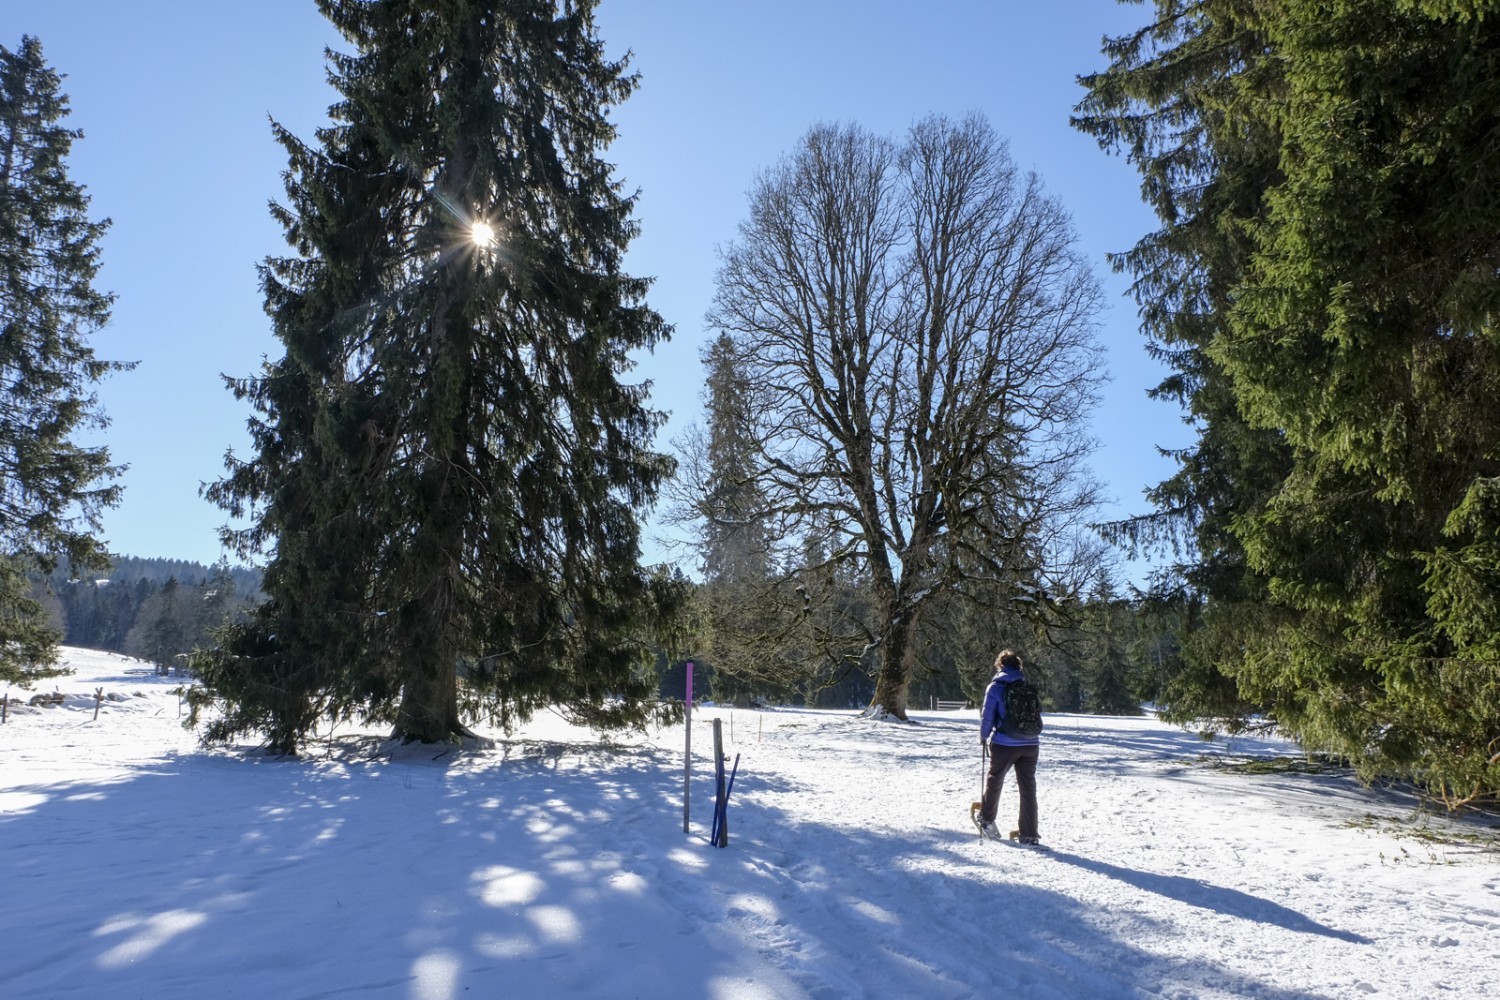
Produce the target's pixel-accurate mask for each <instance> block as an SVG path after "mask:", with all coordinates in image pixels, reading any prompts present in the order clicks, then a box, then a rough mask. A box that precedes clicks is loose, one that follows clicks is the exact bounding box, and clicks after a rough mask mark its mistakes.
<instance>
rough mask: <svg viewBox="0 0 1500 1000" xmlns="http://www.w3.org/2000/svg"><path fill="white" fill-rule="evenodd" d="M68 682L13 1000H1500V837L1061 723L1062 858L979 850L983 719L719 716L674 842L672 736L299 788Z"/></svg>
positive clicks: (5, 841) (288, 765)
mask: <svg viewBox="0 0 1500 1000" xmlns="http://www.w3.org/2000/svg"><path fill="white" fill-rule="evenodd" d="M67 656H68V659H69V661H70V663H71V665H72V666H73V667H74V668H76V671H77V672H76V674H75V675H74V676H71V677H65V678H61V679H59V680H58V681H57V682H56V687H57V689H58V690H59V691H61V692H62V693H64V694H65V695H67V699H66V701H65V703H64V704H63V705H62V706H61V707H57V708H50V709H43V708H37V709H21V710H19V711H18V710H16V709H14V708H12V709H11V712H10V714H9V717H8V720H7V721H6V723H5V724H4V725H3V726H0V876H3V878H0V996H3V997H5V998H7V1000H65V998H74V997H79V998H81V997H88V998H109V1000H115V998H120V1000H134V998H139V1000H148V998H149V1000H174V998H211V1000H229V998H241V997H243V998H252V997H253V998H270V997H275V998H278V1000H313V998H332V997H374V998H391V1000H396V998H401V1000H407V998H410V1000H419V998H420V1000H457V998H460V997H485V998H488V997H518V998H530V997H600V998H605V997H608V998H629V997H640V998H651V1000H658V998H676V997H706V998H717V1000H738V998H761V997H818V998H829V1000H832V998H844V997H871V998H887V997H891V998H901V997H922V998H924V1000H934V998H957V997H981V996H1006V997H1017V998H1021V997H1025V998H1052V997H1070V998H1071V997H1100V998H1111V997H1170V998H1205V997H1263V998H1274V1000H1290V998H1293V997H1296V998H1308V997H1328V998H1336V997H1355V998H1363V997H1367V996H1369V997H1381V996H1386V997H1393V998H1397V997H1399V998H1400V1000H1411V998H1414V997H1432V996H1439V995H1441V996H1451V997H1475V998H1479V997H1494V996H1500V855H1497V853H1496V850H1495V838H1496V835H1497V833H1500V831H1497V830H1496V829H1495V827H1494V825H1493V824H1494V822H1495V820H1494V819H1493V818H1491V819H1489V820H1483V819H1471V820H1467V821H1464V822H1454V821H1451V820H1448V819H1446V818H1443V817H1439V816H1426V815H1422V814H1419V813H1418V812H1417V811H1416V804H1415V802H1414V801H1413V800H1412V799H1411V798H1409V797H1408V796H1407V795H1405V794H1404V793H1400V792H1397V791H1392V790H1384V791H1381V790H1366V789H1362V788H1360V787H1359V786H1358V785H1357V784H1355V783H1354V782H1352V781H1351V780H1350V779H1348V778H1347V777H1346V776H1343V775H1330V774H1304V773H1297V772H1295V771H1287V770H1274V769H1272V770H1269V771H1268V772H1267V773H1254V771H1253V769H1247V768H1244V767H1227V766H1225V765H1231V764H1234V765H1238V764H1242V763H1244V762H1247V761H1254V760H1257V759H1261V758H1273V757H1278V756H1281V757H1285V756H1289V755H1290V756H1295V749H1294V748H1292V747H1290V746H1287V745H1285V744H1279V743H1276V742H1274V741H1263V740H1255V741H1250V740H1234V741H1231V742H1225V741H1219V742H1215V743H1204V742H1203V741H1201V740H1199V739H1198V738H1197V737H1196V736H1194V735H1192V734H1189V733H1185V732H1182V731H1180V730H1177V729H1174V728H1172V727H1168V726H1164V725H1162V724H1160V723H1158V722H1156V721H1154V720H1152V719H1150V718H1139V719H1116V718H1095V717H1087V716H1049V717H1048V719H1047V723H1048V729H1047V732H1046V734H1045V735H1044V745H1043V750H1042V762H1041V767H1040V771H1039V784H1040V798H1041V810H1042V834H1043V838H1044V840H1046V841H1047V842H1048V844H1049V845H1050V846H1051V849H1050V850H1048V851H1036V850H1033V849H1028V848H1022V847H1014V846H1010V845H1007V844H997V843H989V842H980V841H978V840H977V839H976V837H975V835H974V830H973V828H972V827H971V826H970V825H969V819H968V806H969V803H970V802H971V801H973V799H974V798H976V797H977V793H978V787H979V781H980V767H981V760H980V756H979V744H978V739H977V720H976V713H975V712H972V711H970V712H918V713H915V714H914V719H915V723H914V724H911V725H899V724H893V723H881V722H872V721H868V720H864V719H861V718H859V717H857V715H856V714H855V713H852V712H826V711H805V710H798V709H780V710H767V711H733V712H731V711H729V710H727V709H725V710H718V709H713V708H700V709H699V711H698V712H697V713H696V715H695V718H694V722H693V750H694V755H693V756H694V762H693V773H694V783H693V789H692V794H693V813H692V819H691V829H690V831H689V832H688V833H686V834H685V833H684V832H683V829H682V825H683V802H682V793H683V735H684V734H683V731H682V728H681V727H680V726H678V727H674V728H667V729H662V730H660V731H657V732H652V733H649V734H647V735H645V736H630V737H614V738H611V739H600V738H599V737H597V736H594V735H592V734H589V733H587V732H583V731H579V730H575V729H572V728H571V727H569V726H568V725H567V724H566V723H565V722H563V721H562V720H560V719H558V718H556V717H555V716H551V715H547V716H544V717H541V718H538V719H537V720H536V721H535V723H534V724H533V725H531V726H529V727H528V728H527V729H526V730H525V731H524V732H520V733H517V734H515V735H514V736H513V737H510V738H503V737H501V736H500V735H499V734H493V735H494V736H495V739H496V743H495V746H494V747H493V748H492V749H487V750H482V751H468V752H448V753H440V752H439V751H437V750H435V749H433V748H430V747H429V748H422V747H406V748H401V749H397V750H394V751H393V750H392V748H391V747H389V746H388V745H386V744H383V743H382V742H381V740H380V739H379V734H378V733H374V732H365V733H361V732H356V731H352V730H351V731H343V730H339V731H335V732H334V733H333V734H332V738H331V739H330V740H327V741H326V742H324V743H322V744H321V745H320V746H318V747H316V748H314V751H313V752H311V753H309V754H307V755H306V756H305V757H304V758H303V759H300V760H291V761H288V760H274V759H268V758H265V757H263V756H259V755H257V754H255V753H252V752H250V748H240V749H237V750H234V751H224V750H213V751H205V750H202V749H200V748H199V747H198V746H197V744H196V740H195V738H194V736H193V735H192V734H191V733H188V732H185V731H183V730H182V729H181V728H180V725H179V719H178V711H179V708H178V698H177V696H176V695H175V694H174V693H173V692H174V689H175V688H176V687H177V686H178V685H179V684H180V683H181V682H180V681H179V680H177V679H173V678H158V677H155V676H153V675H150V674H149V673H143V672H141V671H143V670H144V666H143V665H142V664H138V663H135V662H132V661H128V660H125V659H123V658H121V657H118V656H114V655H112V654H104V653H95V652H89V651H82V650H68V651H67ZM52 687H53V682H47V683H46V684H45V685H44V686H43V688H42V689H43V690H51V689H52ZM99 688H102V689H103V690H104V692H105V694H106V699H107V700H105V701H104V702H102V704H100V705H98V707H99V709H100V710H99V713H98V718H97V719H95V717H94V714H95V708H96V700H95V697H94V694H95V691H96V690H97V689H99ZM11 693H12V694H21V692H18V691H12V692H11ZM110 695H113V696H115V697H116V698H117V699H120V698H121V696H124V697H123V698H122V699H121V700H108V696H110ZM715 716H718V717H721V718H722V719H723V732H724V735H725V738H726V742H727V746H726V751H727V752H728V753H729V755H731V756H732V755H733V754H736V753H737V754H739V755H740V769H739V776H738V779H737V782H736V785H735V790H734V797H733V801H732V802H731V806H730V816H729V825H730V844H729V847H728V848H726V849H716V848H714V847H712V846H710V845H709V843H708V838H707V834H708V825H709V819H710V816H709V810H710V799H711V795H712V749H711V748H712V741H711V738H710V727H709V720H710V719H712V718H714V717H715ZM1014 814H1015V792H1014V788H1013V787H1007V789H1006V796H1005V800H1004V802H1003V803H1002V808H1001V817H1000V821H1001V825H1002V826H1006V825H1007V824H1008V823H1010V822H1011V821H1012V820H1013V819H1014Z"/></svg>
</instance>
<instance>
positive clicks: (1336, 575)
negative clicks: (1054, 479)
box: [1078, 0, 1500, 806]
mask: <svg viewBox="0 0 1500 1000" xmlns="http://www.w3.org/2000/svg"><path fill="white" fill-rule="evenodd" d="M1155 6H1156V20H1155V21H1154V22H1153V23H1152V25H1151V26H1149V27H1148V28H1146V29H1144V30H1143V31H1141V32H1140V33H1139V34H1137V35H1134V36H1132V37H1128V38H1122V39H1118V40H1115V41H1113V42H1111V43H1110V44H1109V46H1108V48H1107V49H1106V53H1107V55H1109V57H1110V59H1111V66H1110V68H1109V69H1108V70H1107V71H1105V72H1103V73H1100V74H1096V75H1095V76H1092V77H1089V78H1087V79H1086V80H1085V83H1086V84H1087V85H1088V87H1089V89H1090V96H1089V98H1088V99H1087V100H1086V101H1085V102H1084V104H1083V105H1082V107H1081V109H1080V111H1081V114H1080V117H1079V119H1078V124H1079V125H1080V127H1082V128H1084V129H1085V130H1087V131H1089V132H1091V133H1093V134H1094V135H1096V136H1097V137H1098V138H1099V140H1100V142H1101V143H1102V144H1103V145H1105V146H1106V147H1108V148H1123V149H1124V150H1125V151H1127V152H1128V153H1129V154H1130V156H1131V157H1132V158H1133V160H1134V161H1135V162H1136V163H1137V164H1138V165H1139V166H1140V169H1141V171H1142V175H1143V177H1144V185H1143V189H1144V191H1145V193H1146V196H1147V197H1148V199H1150V200H1151V202H1152V203H1153V204H1154V205H1155V206H1156V208H1157V211H1158V214H1159V215H1160V217H1161V219H1162V228H1161V230H1159V231H1158V232H1156V233H1153V234H1151V235H1149V236H1147V237H1146V238H1145V239H1143V240H1142V241H1141V242H1140V243H1139V244H1138V245H1137V246H1136V247H1135V249H1134V250H1132V251H1131V252H1129V253H1127V254H1124V255H1122V257H1121V258H1120V262H1121V264H1122V266H1124V267H1126V268H1128V269H1129V270H1130V271H1131V272H1132V273H1133V274H1134V275H1135V277H1136V293H1137V296H1138V298H1139V300H1140V302H1141V306H1142V315H1143V318H1144V321H1145V325H1146V329H1147V332H1148V334H1149V335H1150V336H1152V337H1153V343H1154V345H1155V347H1156V350H1157V352H1158V354H1159V355H1160V356H1161V357H1163V358H1164V359H1165V360H1167V361H1168V362H1169V363H1170V364H1172V365H1173V367H1174V368H1175V369H1176V372H1177V374H1176V375H1174V376H1173V377H1172V378H1171V379H1169V380H1168V383H1167V384H1165V385H1164V386H1163V389H1162V394H1163V395H1168V396H1171V397H1174V398H1176V399H1178V400H1180V401H1182V402H1183V403H1184V404H1185V405H1186V406H1187V408H1188V411H1189V413H1190V414H1191V416H1192V417H1193V418H1194V419H1195V422H1196V423H1197V426H1198V427H1199V430H1200V436H1199V440H1198V444H1197V446H1196V447H1195V448H1193V449H1189V450H1188V451H1185V452H1184V453H1183V454H1182V455H1180V456H1179V458H1180V460H1181V462H1182V470H1181V472H1180V473H1179V474H1178V476H1177V477H1176V478H1175V479H1173V480H1172V481H1170V482H1168V483H1165V484H1163V485H1162V486H1161V487H1159V488H1158V490H1157V491H1156V494H1155V498H1156V500H1157V503H1158V509H1159V513H1158V515H1157V516H1156V517H1155V518H1152V519H1147V520H1145V521H1142V522H1137V523H1134V524H1128V525H1123V526H1121V530H1122V533H1124V534H1125V535H1127V536H1129V537H1131V538H1133V539H1134V540H1136V541H1137V542H1150V541H1153V540H1159V539H1160V538H1162V537H1163V536H1170V535H1172V534H1173V533H1174V532H1177V533H1178V534H1177V537H1178V538H1179V539H1185V540H1187V541H1188V542H1190V543H1191V545H1192V550H1191V553H1190V559H1189V561H1188V563H1187V566H1186V573H1185V575H1184V577H1183V581H1184V582H1185V584H1186V588H1187V590H1188V592H1189V597H1188V600H1189V601H1190V602H1193V603H1195V604H1196V605H1197V606H1196V607H1195V608H1194V609H1193V611H1192V620H1193V621H1194V623H1195V625H1196V626H1197V627H1198V631H1197V633H1196V634H1193V635H1188V636H1186V637H1185V638H1184V647H1185V649H1186V650H1187V652H1188V660H1189V663H1190V666H1191V668H1192V670H1193V671H1194V673H1193V674H1190V675H1189V676H1194V677H1196V678H1197V681H1196V682H1195V683H1190V684H1188V685H1187V686H1186V690H1185V691H1182V692H1179V694H1180V695H1182V696H1181V697H1179V699H1178V702H1177V704H1176V705H1175V706H1174V708H1175V709H1176V710H1177V711H1178V712H1179V713H1180V714H1184V715H1186V714H1191V712H1192V711H1194V710H1196V709H1199V708H1201V707H1203V706H1204V705H1207V704H1211V703H1214V702H1217V703H1218V705H1219V706H1221V707H1222V708H1228V709H1230V710H1231V711H1232V710H1233V705H1232V700H1231V699H1228V698H1225V697H1223V692H1222V691H1218V692H1217V693H1215V692H1216V689H1217V686H1218V684H1219V682H1221V681H1222V680H1225V679H1227V680H1230V681H1232V682H1233V685H1234V692H1235V695H1236V697H1237V698H1238V699H1240V700H1241V701H1242V707H1241V709H1240V710H1241V711H1243V710H1245V709H1248V708H1249V707H1251V706H1254V707H1259V708H1263V709H1265V710H1266V711H1267V712H1269V713H1270V714H1271V715H1272V716H1274V718H1275V719H1276V720H1277V722H1278V723H1279V724H1280V725H1281V726H1282V727H1283V728H1284V729H1285V730H1286V731H1288V732H1290V733H1291V734H1293V735H1295V736H1297V737H1299V738H1301V739H1302V740H1303V741H1304V742H1305V743H1306V744H1307V745H1308V746H1309V747H1310V748H1313V749H1317V750H1326V751H1328V752H1331V753H1334V754H1338V755H1343V756H1347V757H1349V758H1350V759H1352V760H1353V761H1354V762H1355V763H1356V764H1357V765H1358V766H1359V767H1360V768H1361V770H1362V771H1363V772H1364V773H1366V774H1367V775H1369V774H1377V773H1383V774H1398V775H1405V776H1410V777H1412V778H1414V779H1416V780H1418V781H1421V782H1422V783H1423V784H1425V785H1426V786H1427V787H1428V788H1429V789H1430V790H1431V791H1432V792H1433V793H1434V794H1436V795H1438V796H1440V797H1441V798H1442V799H1443V800H1444V801H1446V802H1447V803H1449V804H1450V805H1453V806H1457V805H1460V804H1463V803H1467V802H1474V801H1477V800H1482V799H1486V798H1491V797H1493V796H1495V795H1496V794H1497V793H1500V642H1497V640H1496V636H1497V635H1500V614H1497V609H1500V601H1497V599H1496V594H1497V593H1500V589H1497V585H1500V487H1497V483H1500V402H1497V401H1500V327H1497V319H1500V194H1497V192H1500V3H1496V2H1494V0H1394V2H1393V0H1349V2H1345V3H1339V4H1333V5H1330V4H1327V3H1316V2H1312V0H1280V2H1276V3H1271V4H1266V3H1260V2H1253V3H1252V2H1247V0H1205V2H1200V3H1193V4H1187V3H1181V2H1178V0H1159V2H1157V3H1156V5H1155ZM1158 529H1160V530H1158ZM1215 677H1217V678H1218V679H1219V680H1218V681H1215V680H1214V678H1215Z"/></svg>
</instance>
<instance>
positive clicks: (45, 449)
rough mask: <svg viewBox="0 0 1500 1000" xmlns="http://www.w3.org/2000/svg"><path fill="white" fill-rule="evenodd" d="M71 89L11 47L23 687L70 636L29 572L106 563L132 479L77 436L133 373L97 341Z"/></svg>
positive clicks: (11, 515) (13, 595) (15, 664)
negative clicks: (121, 480) (104, 394)
mask: <svg viewBox="0 0 1500 1000" xmlns="http://www.w3.org/2000/svg"><path fill="white" fill-rule="evenodd" d="M60 88H61V78H60V77H59V76H58V74H57V73H56V72H55V71H54V70H52V69H51V68H50V67H48V66H47V64H46V63H45V61H44V60H43V58H42V47H41V43H40V42H39V41H37V39H35V38H31V37H29V36H23V37H22V39H21V45H20V47H19V48H18V49H16V50H15V51H11V50H10V49H7V48H5V47H4V46H0V680H5V681H9V682H12V683H18V684H22V685H26V684H29V683H30V682H31V681H33V680H36V679H38V678H41V677H47V676H52V675H54V674H55V673H56V672H57V671H56V670H54V669H53V664H54V663H55V662H56V659H57V644H58V640H59V634H58V632H57V631H56V630H55V629H53V628H52V627H51V626H50V625H49V624H48V618H47V615H46V613H45V611H44V608H43V605H42V604H41V602H39V601H37V600H36V599H35V597H34V595H32V594H31V593H30V586H29V583H28V579H27V578H28V575H29V574H32V573H35V572H43V573H45V572H47V571H50V570H51V568H52V567H53V566H54V565H55V564H56V562H57V561H58V560H59V559H60V558H66V559H67V560H69V561H70V562H71V564H72V565H74V566H76V567H79V568H80V569H97V568H100V567H103V566H105V565H107V564H108V556H107V554H106V553H105V550H104V547H103V545H102V543H100V541H99V540H98V539H97V538H96V537H95V536H96V534H97V533H98V531H99V517H100V515H101V514H102V513H103V511H104V510H105V509H107V508H109V507H111V506H113V505H115V504H116V503H118V502H119V498H120V487H119V485H118V484H116V483H115V482H114V480H115V478H116V476H117V475H118V474H119V472H120V470H119V469H118V468H117V467H115V466H113V465H111V464H110V460H109V452H108V450H107V449H105V448H103V447H94V448H87V447H82V446H80V445H78V444H77V443H75V442H74V440H73V435H74V433H75V432H77V431H78V430H80V429H82V428H100V427H103V426H105V425H106V423H107V421H106V420H105V418H104V416H103V414H102V412H101V411H100V410H99V409H98V407H97V405H96V402H97V401H96V399H95V397H94V384H95V383H97V382H98V381H99V380H100V379H102V378H104V377H105V376H106V375H107V374H109V373H110V372H112V371H118V370H121V369H124V368H128V367H129V366H128V365H125V364H120V363H117V362H110V361H101V360H99V359H98V358H96V357H95V356H94V352H93V350H92V349H91V348H90V347H89V345H88V338H89V336H90V335H91V334H92V333H93V332H94V331H96V330H98V329H99V328H100V327H102V326H103V325H104V324H105V323H106V322H107V321H108V320H109V311H110V304H111V301H112V298H111V296H109V295H107V294H105V293H103V292H100V291H98V290H96V289H95V288H94V285H93V282H94V277H95V275H96V274H97V273H98V270H99V247H98V242H99V239H100V237H102V236H103V234H104V231H105V229H106V228H107V227H108V225H109V223H108V221H107V220H105V221H93V220H91V219H90V218H89V217H88V207H89V200H88V197H87V195H85V194H84V190H83V188H82V187H81V186H79V185H78V184H76V183H74V182H73V181H72V180H71V179H70V178H69V177H68V169H67V158H68V154H69V153H70V152H71V150H72V146H73V142H74V140H76V139H78V138H79V137H80V135H81V133H80V132H78V131H77V130H76V129H69V128H65V127H63V125H62V124H61V123H62V120H63V118H65V117H66V116H67V114H68V99H67V97H66V96H64V95H63V93H62V91H61V89H60Z"/></svg>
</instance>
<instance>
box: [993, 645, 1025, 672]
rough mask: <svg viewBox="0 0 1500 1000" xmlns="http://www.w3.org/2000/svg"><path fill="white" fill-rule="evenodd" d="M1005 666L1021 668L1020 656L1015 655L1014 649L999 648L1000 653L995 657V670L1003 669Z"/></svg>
mask: <svg viewBox="0 0 1500 1000" xmlns="http://www.w3.org/2000/svg"><path fill="white" fill-rule="evenodd" d="M1006 667H1015V668H1016V669H1017V670H1019V669H1021V658H1020V657H1019V656H1017V655H1016V651H1015V650H1014V649H1005V650H1001V651H1000V655H999V656H997V657H995V669H996V670H1004V669H1005V668H1006Z"/></svg>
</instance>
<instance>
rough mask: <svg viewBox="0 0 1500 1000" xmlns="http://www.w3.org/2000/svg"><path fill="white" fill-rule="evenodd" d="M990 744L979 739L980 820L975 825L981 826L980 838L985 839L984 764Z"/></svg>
mask: <svg viewBox="0 0 1500 1000" xmlns="http://www.w3.org/2000/svg"><path fill="white" fill-rule="evenodd" d="M989 757H990V745H989V744H988V743H986V742H985V741H984V740H980V741H979V822H978V823H975V824H974V825H975V826H977V827H979V839H980V840H983V839H984V771H985V767H984V765H985V764H986V763H988V762H989Z"/></svg>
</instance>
